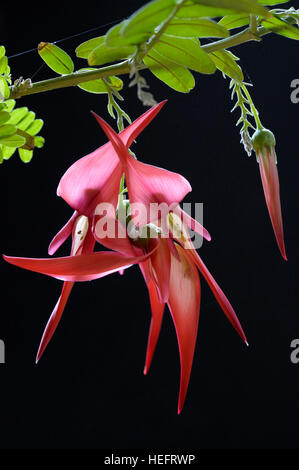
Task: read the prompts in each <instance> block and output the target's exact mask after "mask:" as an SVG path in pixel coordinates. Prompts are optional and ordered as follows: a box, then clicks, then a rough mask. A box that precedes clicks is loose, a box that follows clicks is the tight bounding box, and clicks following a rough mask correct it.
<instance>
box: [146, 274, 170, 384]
mask: <svg viewBox="0 0 299 470" xmlns="http://www.w3.org/2000/svg"><path fill="white" fill-rule="evenodd" d="M147 287H148V293H149V298H150V303H151V310H152V318H151V325H150V330H149V335H148V341H147V349H146V358H145V366H144V371H143V373H144V374H145V375H146V374H147V373H148V371H149V368H150V365H151V362H152V358H153V355H154V352H155V349H156V345H157V341H158V338H159V334H160V329H161V324H162V319H163V312H164V306H165V303H164V302H162V303H161V302H160V301H159V298H158V295H157V290H156V287H155V284H154V282H153V281H150V282H149V284H148V285H147Z"/></svg>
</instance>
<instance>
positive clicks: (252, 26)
mask: <svg viewBox="0 0 299 470" xmlns="http://www.w3.org/2000/svg"><path fill="white" fill-rule="evenodd" d="M249 28H250V31H251V32H252V33H253V34H256V33H257V20H256V16H255V15H250V24H249Z"/></svg>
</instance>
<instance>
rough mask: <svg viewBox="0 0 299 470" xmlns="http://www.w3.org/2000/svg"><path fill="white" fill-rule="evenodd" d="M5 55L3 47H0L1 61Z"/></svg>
mask: <svg viewBox="0 0 299 470" xmlns="http://www.w3.org/2000/svg"><path fill="white" fill-rule="evenodd" d="M4 55H5V47H4V46H0V59H2V57H3V56H4Z"/></svg>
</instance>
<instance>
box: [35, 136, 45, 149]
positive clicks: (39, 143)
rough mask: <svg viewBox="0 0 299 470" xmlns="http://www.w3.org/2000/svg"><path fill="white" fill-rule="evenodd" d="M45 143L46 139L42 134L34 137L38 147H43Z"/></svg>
mask: <svg viewBox="0 0 299 470" xmlns="http://www.w3.org/2000/svg"><path fill="white" fill-rule="evenodd" d="M44 143H45V139H44V138H43V137H42V136H40V135H37V136H36V137H34V145H35V147H37V148H38V149H40V148H42V147H43V146H44Z"/></svg>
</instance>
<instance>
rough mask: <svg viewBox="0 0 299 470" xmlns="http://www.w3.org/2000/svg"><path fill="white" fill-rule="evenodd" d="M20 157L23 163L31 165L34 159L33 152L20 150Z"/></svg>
mask: <svg viewBox="0 0 299 470" xmlns="http://www.w3.org/2000/svg"><path fill="white" fill-rule="evenodd" d="M18 152H19V156H20V159H21V160H22V162H24V163H29V162H30V161H31V159H32V157H33V150H26V149H19V150H18Z"/></svg>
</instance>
